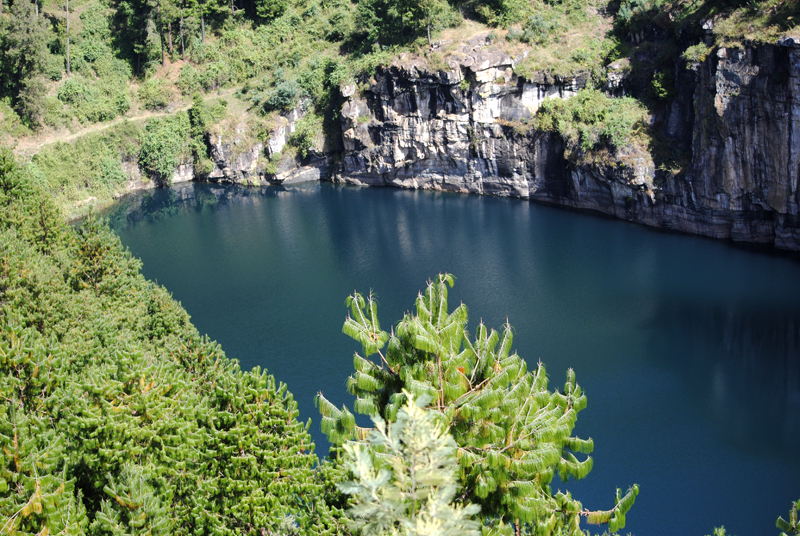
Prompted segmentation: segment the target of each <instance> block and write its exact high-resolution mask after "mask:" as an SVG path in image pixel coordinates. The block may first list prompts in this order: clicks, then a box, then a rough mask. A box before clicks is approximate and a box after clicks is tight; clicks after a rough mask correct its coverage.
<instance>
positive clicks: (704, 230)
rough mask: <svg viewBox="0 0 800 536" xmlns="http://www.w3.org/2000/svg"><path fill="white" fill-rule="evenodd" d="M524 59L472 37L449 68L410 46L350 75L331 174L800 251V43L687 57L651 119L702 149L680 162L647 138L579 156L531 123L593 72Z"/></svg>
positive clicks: (618, 79)
mask: <svg viewBox="0 0 800 536" xmlns="http://www.w3.org/2000/svg"><path fill="white" fill-rule="evenodd" d="M517 59H518V58H517ZM517 59H515V58H512V57H510V56H508V55H505V54H503V53H501V52H499V51H497V50H494V49H493V48H492V47H491V46H489V45H481V44H477V45H474V46H473V45H472V44H470V45H465V46H464V47H462V49H461V51H460V52H459V53H457V54H455V55H453V56H451V57H449V58H448V60H447V66H446V68H440V69H436V70H434V69H431V68H429V67H427V66H426V65H424V64H422V63H421V62H419V61H416V62H415V61H404V60H405V58H403V57H401V58H399V60H398V62H397V63H396V64H395V65H393V66H390V67H387V68H383V69H381V70H379V71H378V72H377V73H376V75H375V76H374V78H373V79H372V80H371V84H370V85H369V87H368V88H366V89H365V90H362V91H361V92H357V91H356V88H355V87H352V86H351V87H348V88H345V90H344V94H345V96H346V97H347V98H348V99H347V101H346V103H345V105H344V107H343V109H342V114H341V118H342V119H341V120H342V137H343V144H344V149H345V151H344V155H343V158H342V160H341V162H340V164H339V166H338V167H337V168H336V170H335V172H334V176H333V178H334V180H335V181H337V182H342V183H347V184H363V185H388V186H396V187H401V188H424V189H439V190H450V191H456V192H473V193H481V194H494V195H507V196H514V197H520V198H526V199H532V200H537V201H544V202H548V203H553V204H557V205H562V206H568V207H574V208H578V209H589V210H593V211H598V212H602V213H605V214H609V215H613V216H615V217H619V218H623V219H626V220H630V221H634V222H639V223H644V224H647V225H652V226H656V227H660V228H665V229H674V230H678V231H684V232H690V233H696V234H701V235H706V236H711V237H715V238H723V239H732V240H736V241H745V242H756V243H765V244H772V245H774V246H775V247H777V248H780V249H789V250H800V212H798V206H799V205H800V193H799V192H798V173H799V172H800V170H799V169H798V163H799V162H800V161H799V160H798V153H799V151H798V149H800V145H798V144H800V131H798V129H800V108H798V106H799V104H798V97H800V78H799V77H798V75H800V44H798V43H795V42H794V41H793V40H791V39H789V40H784V41H783V42H781V43H779V44H777V45H771V46H758V47H748V48H741V49H724V48H723V49H719V50H717V51H716V53H715V54H711V55H709V57H708V58H707V59H706V60H705V61H704V62H703V63H699V64H695V65H689V66H688V68H687V66H686V65H685V64H684V63H682V62H681V63H680V64H679V65H677V66H676V73H677V76H676V79H677V81H678V85H679V90H678V92H677V96H676V98H675V99H674V100H673V101H672V102H671V104H669V105H668V106H666V108H665V110H663V111H662V112H661V113H660V114H656V115H654V116H653V117H652V118H651V119H652V122H653V128H654V129H656V130H660V131H661V132H662V133H663V135H664V136H665V139H666V142H665V143H667V144H675V145H681V144H683V145H686V146H687V150H689V151H691V161H690V163H689V164H688V165H687V166H685V167H684V169H683V171H682V172H681V173H678V174H674V175H673V174H671V173H667V172H665V171H660V170H658V169H657V165H656V164H655V163H654V161H653V158H652V157H651V155H650V154H649V153H648V152H647V150H644V149H637V148H635V147H629V148H624V149H621V150H618V151H617V152H616V154H614V155H612V156H613V157H612V158H611V159H610V161H608V162H597V161H595V162H592V163H586V162H581V161H580V160H578V161H576V160H575V159H574V158H568V156H569V154H568V153H569V152H565V142H564V140H562V139H561V138H560V137H559V135H558V134H555V133H552V132H541V131H536V130H533V129H531V130H528V131H525V129H524V128H520V125H523V124H525V123H524V122H525V120H526V119H528V118H530V117H532V116H533V114H535V113H536V110H537V108H538V107H539V105H540V104H541V103H542V102H543V100H544V99H546V98H569V97H570V96H572V95H574V94H576V92H577V91H578V90H579V89H580V88H581V87H583V85H584V84H585V83H586V78H585V77H581V76H576V77H566V78H556V77H551V76H546V75H544V74H542V75H540V76H538V77H534V79H533V80H524V79H521V78H519V77H518V76H516V75H515V74H514V66H515V61H516V60H517ZM612 74H615V76H610V77H609V87H608V88H607V89H608V90H609V91H610V92H619V91H620V90H624V85H625V80H624V73H623V74H620V75H617V74H616V73H612Z"/></svg>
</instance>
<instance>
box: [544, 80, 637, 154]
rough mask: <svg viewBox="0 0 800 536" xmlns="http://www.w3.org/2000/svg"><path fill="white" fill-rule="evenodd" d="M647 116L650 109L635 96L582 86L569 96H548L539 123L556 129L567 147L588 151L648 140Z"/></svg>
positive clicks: (614, 148) (617, 147)
mask: <svg viewBox="0 0 800 536" xmlns="http://www.w3.org/2000/svg"><path fill="white" fill-rule="evenodd" d="M646 118H647V110H646V109H645V108H644V106H642V105H641V103H639V102H638V101H637V100H635V99H632V98H629V97H625V98H620V99H615V98H611V97H608V96H607V95H605V94H604V93H602V92H600V91H598V90H595V89H582V90H581V91H579V92H578V94H577V95H575V96H574V97H572V98H570V99H547V100H545V101H544V102H543V103H542V106H541V108H539V111H538V112H537V114H536V127H537V128H539V129H541V130H546V131H552V132H557V133H558V134H560V135H561V137H562V138H564V141H566V142H567V145H568V147H571V148H580V150H581V151H583V152H584V153H588V152H590V151H594V150H598V149H601V148H603V147H608V148H610V149H613V150H618V149H621V148H622V147H624V146H626V145H629V144H632V143H642V144H644V143H646V142H647V138H646V137H645V136H646V133H645V124H646Z"/></svg>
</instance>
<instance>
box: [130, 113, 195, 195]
mask: <svg viewBox="0 0 800 536" xmlns="http://www.w3.org/2000/svg"><path fill="white" fill-rule="evenodd" d="M188 138H189V120H188V116H187V114H185V113H180V114H178V115H176V116H175V117H168V118H155V119H151V120H150V121H149V122H148V123H147V126H145V129H144V131H143V132H142V133H141V135H140V142H141V144H142V146H141V150H140V152H139V163H140V164H141V165H142V167H143V168H144V169H145V170H146V171H147V172H148V174H149V175H150V176H151V177H152V178H153V179H154V180H155V181H156V182H158V183H160V184H170V183H171V182H172V174H173V173H174V172H175V168H176V167H178V164H180V163H181V161H182V160H185V159H186V158H188V154H187V153H188Z"/></svg>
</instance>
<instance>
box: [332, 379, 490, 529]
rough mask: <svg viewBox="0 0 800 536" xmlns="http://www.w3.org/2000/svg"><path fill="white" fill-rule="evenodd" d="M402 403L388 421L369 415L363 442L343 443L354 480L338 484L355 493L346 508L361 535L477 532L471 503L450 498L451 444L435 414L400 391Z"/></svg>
mask: <svg viewBox="0 0 800 536" xmlns="http://www.w3.org/2000/svg"><path fill="white" fill-rule="evenodd" d="M404 395H405V397H406V403H405V404H404V405H403V407H402V408H400V410H399V411H398V413H397V420H396V421H395V422H393V423H391V424H388V425H387V423H386V422H385V421H384V420H383V419H381V418H380V417H374V423H375V430H373V431H372V433H371V434H370V437H369V442H348V443H346V444H345V445H344V452H345V463H346V465H347V467H348V468H349V469H350V471H351V472H352V474H353V475H355V478H356V479H355V480H354V481H350V482H344V483H342V484H341V485H340V489H341V490H342V491H343V492H344V493H346V494H348V495H352V496H354V498H355V505H354V506H353V507H352V508H350V509H349V510H348V512H347V513H348V517H349V518H350V519H351V520H352V525H353V526H354V528H355V529H356V530H357V531H358V533H360V534H362V535H363V536H384V535H390V534H391V535H404V536H478V535H479V534H480V530H479V525H478V523H477V522H475V521H473V520H471V519H470V517H471V516H473V515H475V514H477V513H478V512H479V511H480V507H478V506H477V505H467V506H460V505H454V504H452V502H453V499H454V498H455V496H456V493H457V492H458V483H457V481H456V469H457V466H458V464H457V461H456V457H455V452H456V444H455V441H453V438H452V436H450V434H449V433H448V432H447V430H445V428H444V426H442V424H441V422H440V419H438V418H437V416H436V415H435V414H434V413H433V412H430V411H427V410H425V409H423V408H424V406H425V405H426V403H427V400H426V398H424V397H423V398H421V399H420V400H415V399H414V395H412V394H411V393H408V392H404Z"/></svg>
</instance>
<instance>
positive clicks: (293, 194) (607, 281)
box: [109, 184, 800, 536]
mask: <svg viewBox="0 0 800 536" xmlns="http://www.w3.org/2000/svg"><path fill="white" fill-rule="evenodd" d="M109 217H110V219H111V222H112V225H113V226H114V227H115V229H116V230H117V231H118V233H119V234H120V236H121V238H122V240H123V243H124V244H125V245H127V246H128V247H130V249H131V251H132V252H133V254H134V255H137V256H139V257H141V258H142V260H143V261H144V268H143V271H144V273H145V275H146V276H147V277H150V278H153V279H157V280H158V281H159V282H160V283H162V284H163V285H165V286H166V287H167V288H168V289H170V291H172V292H173V293H174V296H175V297H176V299H178V300H180V301H181V302H182V303H183V304H184V306H185V307H186V308H187V310H188V311H189V313H190V314H191V315H192V320H193V322H194V323H195V325H196V326H197V327H198V329H199V330H200V331H201V332H203V333H208V334H209V335H210V336H211V337H212V338H214V339H217V340H218V341H219V342H220V343H221V344H222V346H223V347H224V348H225V350H226V352H227V354H228V355H229V356H230V357H233V358H236V359H239V360H240V362H241V363H242V365H243V366H244V367H252V366H255V365H260V366H265V367H266V368H268V369H269V371H270V372H271V373H272V374H274V375H275V376H276V377H277V378H278V379H279V380H282V381H285V382H287V383H288V384H289V389H290V390H291V391H292V392H293V393H294V395H295V398H296V400H297V401H298V404H299V410H300V417H301V419H303V420H306V419H309V418H310V419H312V420H313V423H312V425H311V429H310V430H311V433H312V437H313V438H314V441H315V442H316V443H317V445H318V452H319V453H320V454H322V455H324V454H325V453H326V452H327V442H326V439H325V437H324V436H323V435H322V433H321V432H320V430H319V424H318V422H319V421H318V414H317V412H316V410H315V408H314V405H313V397H314V394H315V393H316V392H317V391H318V390H322V391H324V392H325V394H326V396H328V397H329V399H331V400H332V401H333V402H334V403H336V404H337V405H338V404H342V403H348V404H351V403H352V400H351V399H350V398H349V397H348V395H347V394H346V391H345V386H344V384H345V379H346V377H347V376H348V375H349V374H350V373H351V372H352V355H353V352H355V351H357V350H359V347H358V345H357V344H356V343H354V342H353V341H351V340H350V339H348V338H347V337H345V336H343V335H342V334H341V326H342V321H343V319H344V317H345V314H346V309H345V307H344V305H343V302H344V299H345V297H346V296H347V295H348V294H349V293H352V292H353V290H354V289H357V290H359V291H360V292H368V291H369V290H370V289H373V290H375V291H376V292H377V294H378V297H379V302H380V311H379V315H380V318H381V320H382V322H383V325H384V327H388V326H389V325H390V324H391V323H393V322H396V321H397V320H399V319H400V318H401V317H402V315H403V313H404V312H405V311H408V310H409V309H411V308H413V301H414V297H415V295H416V293H417V291H419V290H420V289H421V288H422V287H423V286H424V283H425V280H426V279H427V278H428V277H431V276H432V275H434V274H436V273H437V272H442V271H448V272H451V273H454V274H455V275H456V276H457V278H458V279H457V284H456V287H455V288H454V289H453V291H452V292H451V294H450V296H451V302H452V303H453V304H456V303H458V302H459V301H463V302H464V303H466V304H467V305H468V306H469V308H470V309H469V314H470V325H469V327H470V329H474V327H475V325H476V324H477V323H478V322H479V321H480V320H481V319H482V320H484V321H485V322H486V323H487V324H488V325H489V326H494V327H497V326H500V325H501V324H502V323H503V322H505V321H506V319H507V318H508V319H509V320H510V322H511V324H512V325H513V326H514V327H515V330H516V335H515V339H514V343H515V344H514V346H515V348H516V350H517V351H518V352H519V354H520V355H521V356H522V357H523V358H525V359H526V360H527V361H528V362H529V363H531V364H532V363H535V362H536V361H538V360H540V359H541V360H542V361H544V362H545V363H546V364H547V365H548V371H549V374H550V378H551V386H560V385H561V384H562V382H563V379H564V373H565V371H566V370H567V368H569V367H572V368H574V369H575V370H576V372H577V377H578V382H579V383H580V384H581V385H582V386H583V388H584V389H585V391H586V393H587V395H588V402H589V406H588V408H587V409H586V410H585V412H584V413H582V414H581V418H580V419H579V421H578V426H577V429H576V433H577V434H578V435H580V436H582V437H589V436H591V437H593V438H594V440H595V445H596V447H595V453H594V456H595V468H594V470H593V471H592V474H591V476H590V478H588V479H586V480H584V481H581V482H578V483H572V482H571V483H570V485H569V489H570V490H574V491H575V494H576V496H577V497H580V499H581V500H582V501H584V504H586V505H587V506H588V507H591V508H594V507H597V508H608V507H610V506H611V505H610V504H608V501H609V500H610V497H611V495H612V493H613V489H614V488H615V487H618V486H619V487H624V486H627V485H629V484H631V483H633V482H637V483H639V484H641V485H642V493H641V494H640V496H639V498H638V499H637V503H636V506H635V509H634V512H633V513H632V514H631V516H630V517H629V525H628V527H626V529H625V530H626V531H627V530H630V531H632V532H634V533H638V534H647V535H648V536H657V535H659V534H663V535H668V534H675V533H679V534H697V535H700V534H709V533H710V532H711V529H712V528H713V526H715V525H722V524H725V526H726V527H727V528H728V530H729V533H732V534H739V535H740V536H742V535H747V534H767V533H770V531H771V530H772V529H773V528H774V521H775V518H776V517H777V515H778V514H782V513H784V514H785V509H786V506H787V505H788V504H789V501H790V500H793V499H794V500H796V499H797V498H798V497H800V460H798V457H797V453H798V449H797V445H798V444H800V341H799V340H798V339H800V263H798V262H796V261H793V260H789V259H785V258H777V257H771V256H768V255H762V254H756V253H752V252H749V251H742V250H738V249H734V248H731V247H728V246H727V245H726V244H724V243H720V242H714V241H711V240H707V239H702V238H697V237H690V236H683V235H672V234H663V233H656V232H653V231H651V230H648V229H646V228H644V227H641V226H636V225H631V224H626V223H623V222H619V221H614V220H610V219H605V218H596V217H591V216H586V215H582V214H576V213H570V212H566V211H561V210H557V209H553V208H549V207H542V206H538V205H534V204H530V203H527V202H524V201H520V200H510V199H499V198H490V197H479V196H467V195H458V194H451V193H437V192H419V191H403V190H394V189H369V188H368V189H357V188H344V187H336V186H333V185H330V184H305V185H295V186H291V187H286V188H279V187H264V188H235V187H219V186H214V185H193V184H192V185H186V186H181V187H176V188H173V189H168V190H157V191H153V192H147V193H144V194H140V195H135V196H131V197H129V198H127V199H125V200H124V201H123V202H121V203H120V204H119V205H118V206H116V207H115V208H114V209H113V210H112V211H111V212H110V213H109ZM665 505H667V506H668V507H666V508H665ZM676 511H679V512H681V516H680V518H679V519H676V518H675V516H673V515H671V513H672V512H676Z"/></svg>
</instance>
